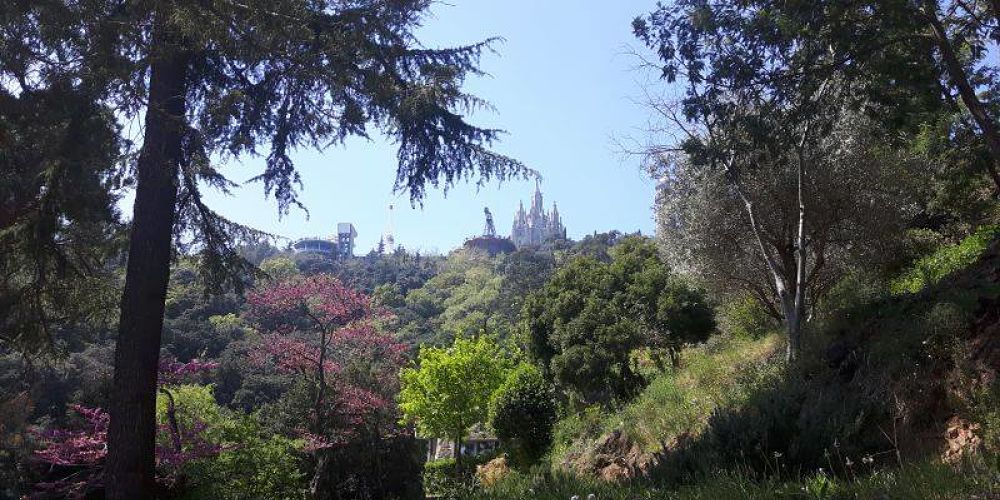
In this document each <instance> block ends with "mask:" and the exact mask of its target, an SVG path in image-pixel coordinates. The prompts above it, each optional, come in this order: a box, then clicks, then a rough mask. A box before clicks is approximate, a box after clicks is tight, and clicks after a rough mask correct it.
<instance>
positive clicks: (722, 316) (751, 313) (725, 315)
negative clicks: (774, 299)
mask: <svg viewBox="0 0 1000 500" xmlns="http://www.w3.org/2000/svg"><path fill="white" fill-rule="evenodd" d="M780 326H781V325H780V324H779V323H778V321H777V320H776V319H774V318H773V317H772V316H770V315H768V314H767V311H765V310H764V308H763V307H762V306H761V305H760V302H758V301H757V300H755V299H754V298H752V297H750V296H746V295H744V296H739V297H733V299H732V300H730V301H727V302H726V303H725V304H723V305H722V306H720V307H719V330H721V331H723V332H725V333H728V334H730V335H732V336H735V337H745V338H751V339H758V338H761V337H763V336H764V335H767V334H768V333H769V332H771V331H774V330H775V329H777V328H779V327H780Z"/></svg>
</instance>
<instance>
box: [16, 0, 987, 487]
mask: <svg viewBox="0 0 1000 500" xmlns="http://www.w3.org/2000/svg"><path fill="white" fill-rule="evenodd" d="M431 5H432V2H427V1H423V0H401V1H381V0H359V1H351V2H333V1H323V0H317V1H302V0H280V1H262V0H247V1H245V2H243V3H237V2H231V1H214V0H205V1H200V0H199V1H188V0H171V1H164V2H145V1H137V2H133V1H105V0H88V1H85V2H65V1H46V2H23V1H15V2H5V3H0V499H22V498H25V499H56V498H74V499H103V498H108V499H113V500H123V499H129V500H132V499H147V498H149V499H153V498H160V499H173V498H178V499H234V500H235V499H302V498H309V499H317V500H332V499H337V500H362V499H400V500H404V499H424V498H453V499H483V500H486V499H493V500H503V499H510V500H513V499H527V498H538V499H553V500H555V499H570V500H580V499H584V498H586V499H588V500H590V499H594V500H597V499H620V500H634V499H639V498H643V499H654V498H656V499H660V498H662V499H699V498H704V499H709V498H710V499H727V498H760V499H770V498H788V499H792V498H812V499H871V498H892V499H896V498H900V499H915V500H916V499H928V498H933V499H952V498H969V499H973V498H975V499H987V498H1000V204H998V198H1000V3H998V2H997V1H987V0H981V1H980V0H967V1H958V0H956V1H949V2H939V1H934V0H920V1H915V0H885V1H883V0H860V1H857V0H851V1H847V0H816V1H786V0H782V1H774V0H740V1H735V0H720V1H714V2H706V1H703V0H673V1H669V2H660V3H655V4H654V3H652V2H651V3H650V5H649V6H648V12H634V13H630V15H634V16H636V17H635V18H634V21H633V23H632V25H631V33H632V36H634V39H635V42H636V44H637V47H636V48H634V49H632V50H629V52H630V53H631V55H632V57H635V58H636V59H637V60H638V61H637V64H636V68H635V71H636V72H637V76H638V74H639V73H641V76H642V77H644V78H645V77H650V76H651V77H652V78H651V83H650V84H649V87H648V88H647V89H646V92H645V94H644V99H645V102H644V104H645V106H646V107H645V108H644V109H645V113H647V115H646V116H644V118H645V119H646V120H647V123H648V124H649V125H648V127H647V129H646V130H644V131H642V132H640V133H639V135H640V136H639V137H636V138H634V139H635V140H634V141H629V142H628V144H629V145H630V146H629V147H627V148H625V149H627V151H623V153H624V155H623V156H625V157H628V158H630V159H631V160H633V161H635V162H637V163H640V164H641V166H642V168H643V172H644V173H645V174H646V175H647V176H648V178H649V179H650V180H651V181H652V182H653V183H655V186H656V187H655V197H653V198H652V199H649V205H650V208H651V209H650V211H649V212H644V213H643V217H647V219H646V220H655V224H656V231H655V234H652V235H650V234H642V233H641V232H628V231H618V230H610V231H607V232H597V231H595V230H594V228H593V227H591V226H592V225H593V224H591V223H590V222H588V221H586V220H583V221H574V223H575V224H580V225H581V226H583V228H584V229H582V230H576V229H574V230H575V231H577V232H576V233H574V234H577V235H586V236H581V237H575V238H568V237H566V228H565V227H564V226H563V225H562V222H561V219H560V218H559V215H558V214H559V212H558V211H557V210H556V209H555V208H553V210H552V213H554V214H556V215H554V216H553V217H554V218H553V219H551V220H550V219H548V217H549V215H547V212H545V211H544V208H542V207H538V208H537V210H536V209H535V207H533V210H532V212H531V214H532V218H526V217H525V215H524V211H523V207H522V210H521V212H520V215H519V218H518V219H516V221H518V222H516V223H515V230H517V231H521V232H522V233H525V234H527V233H531V234H530V236H531V238H534V239H531V238H527V237H526V236H524V235H523V234H522V238H521V239H514V240H511V239H507V238H503V237H502V236H498V235H497V234H496V233H497V232H496V228H495V226H494V224H493V219H492V214H491V213H490V212H489V210H488V209H487V210H486V212H485V213H486V214H487V215H488V219H487V221H488V222H487V229H486V231H485V233H486V234H484V235H482V236H479V237H474V238H471V239H469V240H468V241H467V243H466V244H465V245H463V246H461V247H459V248H455V249H452V250H450V251H448V252H447V253H445V254H426V253H423V254H422V253H420V252H414V251H408V250H406V249H405V248H402V247H393V245H389V247H387V246H386V244H385V239H383V240H382V241H381V242H380V243H379V245H378V246H377V247H376V249H375V250H373V251H371V252H369V253H368V254H367V255H358V256H355V255H354V254H353V237H354V236H355V235H354V234H353V226H350V225H348V226H350V227H351V231H352V232H351V233H347V234H348V235H349V237H350V238H352V239H351V240H350V245H348V247H347V248H348V250H347V251H341V250H337V251H326V250H322V249H311V250H310V249H308V248H301V247H296V246H295V245H294V244H290V243H289V241H288V240H286V239H283V238H280V237H277V236H276V235H270V234H266V233H264V232H261V231H259V230H257V229H255V228H254V227H252V226H253V225H252V224H250V225H244V224H240V223H237V222H234V221H232V220H229V219H227V218H226V217H225V216H223V215H222V214H220V213H217V212H215V211H214V210H213V208H211V207H209V206H208V205H207V203H206V197H205V196H203V194H202V191H203V190H205V189H215V190H218V191H221V192H229V191H230V190H233V189H234V188H235V187H236V186H237V185H238V184H237V183H234V182H233V181H230V180H229V179H227V178H226V177H225V176H224V175H223V172H231V171H232V170H228V169H227V168H224V167H230V166H232V165H233V164H238V163H241V162H242V161H243V160H246V159H259V160H261V161H259V162H257V163H254V164H256V165H258V166H260V167H261V169H260V171H259V172H255V173H254V174H253V176H252V178H251V179H250V182H251V183H260V184H261V185H262V187H263V191H264V194H265V195H266V196H268V197H272V198H273V199H274V200H275V201H276V202H277V203H276V205H277V206H276V209H277V210H278V212H279V213H283V214H287V213H288V211H289V210H294V209H296V208H304V207H301V206H300V194H301V192H302V191H303V190H305V189H308V188H310V186H311V185H310V184H306V183H305V182H304V181H303V176H302V175H300V172H299V170H298V167H297V165H296V163H295V162H294V161H293V157H296V158H297V156H294V155H293V152H294V151H296V150H297V149H301V148H306V147H311V148H318V149H322V148H325V147H327V146H330V145H350V144H353V143H348V142H347V141H348V139H349V138H350V137H360V138H366V139H370V138H371V137H372V136H373V135H375V134H376V131H377V133H378V134H381V135H382V136H385V137H387V138H389V139H390V140H391V141H393V145H394V147H395V148H397V149H396V150H395V155H396V159H397V161H398V165H397V168H396V169H395V184H394V189H395V191H396V192H397V193H398V194H400V195H404V194H405V195H409V197H410V200H411V202H412V204H413V206H414V207H420V203H421V202H422V201H423V200H424V199H425V197H426V195H427V189H428V188H438V187H440V188H444V189H461V188H463V186H462V185H461V184H460V183H459V181H466V180H470V179H476V182H478V187H479V188H482V186H483V185H484V183H485V182H486V181H491V180H501V181H502V180H509V179H519V178H524V179H528V178H534V179H536V181H537V180H538V179H539V178H540V176H541V175H542V173H543V172H542V170H543V167H542V166H535V165H526V164H523V163H521V162H520V161H519V160H518V159H515V158H512V157H508V156H506V155H504V154H501V153H499V152H497V151H495V150H494V149H493V148H494V145H495V144H496V141H497V140H498V139H499V138H500V137H501V135H502V134H501V132H502V131H500V130H496V129H492V128H480V127H478V126H476V125H474V124H473V123H472V122H471V121H467V119H469V117H472V116H475V115H474V113H473V111H474V110H477V109H482V108H489V105H488V103H486V102H485V101H483V99H482V98H481V97H479V96H475V95H471V94H468V93H466V92H465V91H463V90H462V88H463V84H464V82H465V79H466V78H467V77H473V76H474V77H481V76H484V75H485V73H484V71H483V69H482V68H480V66H479V58H480V56H481V55H482V54H483V53H484V52H487V51H490V50H493V49H494V48H495V46H496V44H497V43H499V40H498V39H486V40H485V41H483V42H479V43H473V44H471V45H461V46H456V47H453V48H449V47H445V48H427V47H426V46H425V45H423V44H422V43H421V42H420V40H418V37H417V34H418V33H419V32H420V31H419V29H420V28H421V27H422V26H423V23H424V22H432V21H433V16H430V15H429V14H428V9H429V8H430V7H431ZM579 8H580V9H585V8H587V7H585V6H582V5H581V6H580V7H579ZM524 22H532V19H531V18H530V16H526V17H525V19H524ZM629 28H630V27H629V26H621V29H622V30H629ZM496 78H503V75H496ZM647 79H648V78H647ZM581 80H582V79H581ZM580 84H581V85H585V84H589V83H587V82H584V81H581V83H580ZM536 112H537V113H545V112H546V110H545V109H538V110H536ZM556 132H558V131H554V133H555V135H556V136H558V133H556ZM633 146H635V147H633ZM572 153H573V152H572V151H570V152H566V154H569V155H572ZM552 168H558V167H552ZM609 168H610V166H609ZM581 186H583V183H581ZM324 188H325V186H324ZM581 189H583V188H582V187H581ZM580 196H581V197H585V196H589V195H586V194H581V195H580ZM536 197H537V200H541V195H540V193H539V194H537V195H536ZM538 205H541V202H540V201H539V202H538ZM129 209H131V212H130V213H131V216H129V213H127V212H129ZM477 210H478V208H477ZM538 221H541V222H538ZM546 221H548V222H546ZM553 221H554V222H553ZM536 222H537V223H538V224H542V223H545V224H548V225H546V226H545V230H544V231H542V230H541V229H539V227H535V226H533V224H535V223H536ZM518 224H520V225H518ZM532 231H533V232H532ZM338 236H340V234H338ZM390 236H391V234H390ZM525 238H527V239H525ZM539 239H540V240H541V241H542V243H541V244H534V242H536V241H537V240H539ZM390 241H391V240H390ZM525 241H527V242H528V243H525ZM476 242H478V244H477V243H476ZM515 242H517V243H516V245H515ZM321 243H323V242H321ZM326 243H328V247H329V248H334V247H335V246H336V245H337V244H339V242H337V241H336V240H335V239H331V240H329V241H327V242H326ZM477 246H478V247H484V248H489V249H491V251H490V252H486V251H483V250H481V249H480V248H477ZM323 248H327V247H323ZM337 248H339V247H337ZM494 250H495V251H494Z"/></svg>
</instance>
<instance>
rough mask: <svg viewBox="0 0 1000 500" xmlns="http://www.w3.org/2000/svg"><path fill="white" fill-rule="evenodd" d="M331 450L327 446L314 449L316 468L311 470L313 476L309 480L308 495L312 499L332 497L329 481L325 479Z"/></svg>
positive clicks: (321, 499)
mask: <svg viewBox="0 0 1000 500" xmlns="http://www.w3.org/2000/svg"><path fill="white" fill-rule="evenodd" d="M331 452H332V450H330V449H329V448H321V449H319V450H316V469H315V470H314V471H313V477H312V479H311V480H310V481H309V497H310V498H312V499H313V500H327V499H329V498H332V492H331V491H330V487H329V481H328V480H327V475H328V474H329V473H328V470H329V469H330V460H331V457H330V453H331Z"/></svg>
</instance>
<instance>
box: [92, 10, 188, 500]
mask: <svg viewBox="0 0 1000 500" xmlns="http://www.w3.org/2000/svg"><path fill="white" fill-rule="evenodd" d="M163 23H164V21H163V19H162V18H160V17H159V16H158V19H157V26H156V29H155V32H154V37H153V47H152V49H151V51H150V52H151V54H152V57H153V61H152V64H151V68H150V76H149V103H148V106H147V108H146V120H145V136H144V138H143V144H142V151H141V153H140V155H139V161H138V165H137V184H136V196H135V206H134V208H133V216H132V232H131V235H130V238H129V253H128V267H127V269H126V274H125V291H124V293H123V294H122V301H121V318H120V323H119V327H118V342H117V344H116V346H115V376H114V387H113V390H112V396H111V405H110V410H111V412H110V413H111V423H110V426H109V427H108V465H107V472H106V474H107V475H106V481H107V498H108V499H109V500H136V499H149V498H153V497H154V491H155V486H156V485H155V456H154V453H155V448H154V440H155V438H156V377H157V367H158V365H159V359H160V334H161V331H162V329H163V307H164V300H165V297H166V291H167V281H168V279H169V276H170V255H171V235H172V232H173V224H174V210H175V204H176V199H177V177H178V175H177V174H178V165H179V163H180V160H181V141H182V135H183V130H184V128H183V123H184V115H185V111H186V105H187V101H186V94H187V71H188V62H189V57H190V56H189V55H188V53H186V52H185V51H183V50H180V49H179V48H178V45H177V44H176V43H175V40H174V37H172V36H171V35H170V34H169V32H167V30H166V29H165V28H164V26H163Z"/></svg>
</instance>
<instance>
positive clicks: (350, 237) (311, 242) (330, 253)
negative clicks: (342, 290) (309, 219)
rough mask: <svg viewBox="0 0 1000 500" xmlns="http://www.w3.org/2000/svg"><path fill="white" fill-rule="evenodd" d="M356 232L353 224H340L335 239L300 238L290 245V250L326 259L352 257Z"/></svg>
mask: <svg viewBox="0 0 1000 500" xmlns="http://www.w3.org/2000/svg"><path fill="white" fill-rule="evenodd" d="M357 236H358V232H357V231H355V230H354V224H351V223H350V222H341V223H340V224H337V238H336V239H332V238H331V239H326V238H318V237H315V238H302V239H300V240H298V241H296V242H295V243H292V250H293V251H294V252H295V253H297V254H299V253H318V254H320V255H325V256H327V257H333V258H336V257H353V256H354V238H356V237H357Z"/></svg>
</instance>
